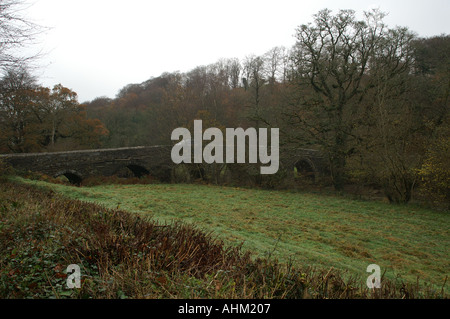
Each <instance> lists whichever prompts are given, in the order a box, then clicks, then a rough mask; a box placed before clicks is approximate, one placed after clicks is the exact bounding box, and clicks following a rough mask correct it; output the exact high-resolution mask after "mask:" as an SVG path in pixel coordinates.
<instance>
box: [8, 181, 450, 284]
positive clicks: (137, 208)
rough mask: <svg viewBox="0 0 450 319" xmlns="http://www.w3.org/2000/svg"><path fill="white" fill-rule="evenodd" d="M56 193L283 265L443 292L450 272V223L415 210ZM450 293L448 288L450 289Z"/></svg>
mask: <svg viewBox="0 0 450 319" xmlns="http://www.w3.org/2000/svg"><path fill="white" fill-rule="evenodd" d="M15 180H16V181H21V182H24V183H27V184H33V185H37V186H43V187H50V188H52V189H53V190H54V191H56V192H59V193H62V194H64V195H65V196H67V197H69V198H72V199H79V200H83V201H87V202H95V203H99V204H102V205H104V206H105V207H108V208H118V207H119V208H120V209H123V210H126V211H130V212H135V213H139V214H141V215H144V216H148V217H150V218H152V219H155V220H157V221H160V222H171V221H173V220H181V221H183V222H187V223H192V224H194V225H196V226H197V227H198V228H200V229H204V230H206V231H208V232H212V233H213V235H215V236H217V237H219V238H220V239H223V240H224V241H225V242H226V243H228V244H232V245H239V244H241V243H242V242H243V249H244V250H249V251H251V252H253V253H254V254H256V255H259V256H261V257H267V256H268V255H270V256H273V257H276V258H277V259H279V260H280V261H282V262H287V261H288V260H293V262H294V264H299V265H308V266H317V267H320V268H328V269H329V268H331V267H333V268H335V269H339V270H344V271H347V273H348V274H349V275H355V276H360V277H363V278H366V277H367V276H368V275H369V274H368V273H366V267H367V266H368V265H369V264H372V263H375V264H378V265H379V266H380V267H381V271H382V273H383V272H385V275H384V276H385V278H390V279H395V278H397V277H398V276H401V278H402V279H403V280H405V281H407V282H410V283H415V282H416V281H417V279H419V280H420V282H421V283H430V284H431V285H433V286H434V287H436V288H437V289H441V287H442V285H443V284H444V281H445V279H446V276H447V275H448V270H449V265H450V263H449V261H450V259H449V254H448V253H449V239H450V236H449V235H450V227H449V225H450V215H449V214H448V212H439V211H434V210H430V209H424V208H420V207H417V206H413V205H389V204H387V203H382V202H370V201H358V200H350V199H346V198H343V197H339V196H326V195H319V194H308V193H298V192H286V191H265V190H257V189H244V188H232V187H220V186H207V185H188V184H150V185H103V186H94V187H83V188H80V187H73V186H65V185H57V184H50V183H46V182H42V181H31V180H26V179H22V178H18V177H17V178H15ZM445 291H448V288H447V287H445Z"/></svg>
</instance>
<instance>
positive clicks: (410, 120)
mask: <svg viewBox="0 0 450 319" xmlns="http://www.w3.org/2000/svg"><path fill="white" fill-rule="evenodd" d="M384 17H385V15H384V14H383V13H381V12H380V11H378V10H372V11H370V12H367V13H365V18H364V19H363V20H358V19H357V18H356V15H355V12H354V11H352V10H341V11H339V12H337V13H335V14H333V13H332V12H331V11H330V10H322V11H320V12H318V13H317V14H316V15H314V17H313V20H312V22H311V23H309V24H304V25H300V26H299V27H298V28H297V29H296V30H295V37H296V44H295V45H294V46H293V47H291V48H286V47H274V48H272V49H270V50H268V51H267V53H265V54H263V55H261V56H256V55H249V56H247V57H246V58H245V59H242V60H239V59H237V58H224V59H221V60H219V61H217V62H216V63H214V64H211V65H205V66H198V67H196V68H194V69H192V70H190V71H188V72H184V73H182V72H174V73H163V74H161V75H160V76H157V77H152V78H150V79H149V80H147V81H145V82H143V83H139V84H129V85H127V86H125V87H124V88H122V89H121V90H120V92H119V93H118V94H117V96H116V97H115V98H107V97H99V98H96V99H94V100H93V101H90V102H87V103H84V104H80V103H79V102H78V101H77V98H76V93H75V92H73V91H71V90H69V89H67V88H64V87H63V86H62V85H58V86H55V87H54V88H53V89H52V90H50V89H48V88H43V87H39V85H37V84H36V81H35V80H33V79H32V77H31V76H29V74H28V73H27V71H26V70H23V69H17V68H15V69H14V68H8V72H6V73H5V75H4V77H3V78H2V80H1V83H0V84H1V90H0V95H1V96H0V112H1V122H0V126H1V130H2V136H1V138H0V150H1V152H2V153H5V152H32V151H55V150H69V149H80V148H100V147H102V148H110V147H128V146H138V145H162V144H164V145H170V144H172V143H173V142H172V141H171V140H170V136H171V132H172V131H173V130H174V129H175V128H177V127H187V128H192V125H193V120H194V119H202V120H203V126H204V127H218V128H221V129H224V128H226V127H243V128H248V127H255V128H260V127H276V128H280V133H281V136H280V146H281V147H282V148H283V149H285V150H288V149H291V148H308V149H315V150H319V151H321V152H322V153H323V154H325V156H326V158H327V161H328V165H329V180H327V182H328V183H329V184H330V185H332V186H333V187H334V188H335V189H336V190H337V191H342V190H343V189H344V186H345V185H348V184H354V185H363V186H370V187H375V188H378V189H382V190H383V192H384V194H385V195H386V196H387V198H388V199H389V200H390V201H391V202H409V201H410V200H411V199H412V198H413V195H414V190H415V189H417V188H418V187H420V189H421V190H422V193H423V194H428V196H429V199H430V200H432V201H440V202H448V201H449V199H450V190H449V185H450V173H449V169H448V167H450V162H449V156H448V154H449V148H450V139H449V136H450V134H449V133H450V124H449V113H448V108H449V91H450V72H449V70H450V59H449V56H448V54H449V52H450V36H449V35H437V36H435V37H431V38H421V37H419V36H418V35H416V34H414V33H413V32H411V31H410V30H409V29H408V28H404V27H395V28H391V27H389V26H387V25H386V24H385V23H384V22H383V20H384ZM180 58H182V52H180ZM221 169H222V168H220V169H219V171H221ZM284 173H286V172H284ZM211 174H212V173H211V172H209V173H208V170H207V172H206V174H204V175H203V176H202V177H203V179H205V180H208V181H216V182H217V181H218V180H217V178H213V177H212V176H211ZM280 174H283V172H281V173H280ZM238 176H241V177H242V176H243V175H242V172H241V171H240V173H239V174H238ZM255 183H256V184H258V181H255ZM270 185H271V187H273V186H274V184H273V183H272V184H270ZM275 186H276V185H275Z"/></svg>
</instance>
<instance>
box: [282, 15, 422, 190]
mask: <svg viewBox="0 0 450 319" xmlns="http://www.w3.org/2000/svg"><path fill="white" fill-rule="evenodd" d="M384 16H385V14H384V13H382V12H380V11H378V10H372V11H370V12H366V13H365V20H362V21H359V20H357V19H356V18H355V12H354V11H353V10H341V11H339V12H338V13H337V14H336V15H334V16H333V15H332V14H331V11H330V10H328V9H325V10H322V11H320V12H319V13H318V14H316V15H314V18H315V20H314V24H311V23H310V24H308V25H302V26H300V27H299V28H298V30H297V44H296V48H295V49H296V52H295V56H294V59H295V61H294V63H295V66H296V73H297V74H296V82H297V84H298V87H299V89H298V90H297V93H298V95H297V97H296V98H295V99H296V101H295V105H294V108H293V109H292V110H291V112H289V113H288V115H289V119H290V120H291V122H292V123H293V124H295V125H296V128H298V129H299V130H300V131H302V133H303V134H302V138H305V136H307V137H308V139H309V140H314V141H315V143H316V144H317V145H319V146H320V147H321V148H322V149H323V150H324V151H325V152H326V153H328V155H329V159H330V170H331V172H332V178H333V184H334V187H335V188H336V190H341V189H342V187H343V185H344V180H345V170H344V169H345V166H346V158H347V157H348V156H349V155H351V153H352V151H353V149H354V146H353V145H352V143H351V142H352V141H354V140H355V139H356V140H357V139H358V137H357V136H355V134H354V130H355V128H356V127H357V126H358V123H357V116H356V115H357V114H358V113H359V112H361V108H362V107H363V105H364V103H363V102H364V99H367V98H368V96H370V95H368V93H369V92H370V91H373V90H376V88H377V87H379V85H381V83H383V85H385V84H387V83H389V81H390V80H391V79H393V78H395V77H396V76H397V75H398V74H403V73H408V72H409V68H410V67H411V65H410V62H411V55H410V49H409V46H410V43H411V41H412V39H413V35H412V34H411V33H410V32H409V31H408V30H407V29H404V28H396V29H388V28H387V27H386V26H385V24H384V23H383V18H384ZM381 74H382V75H383V79H382V81H380V80H379V79H380V76H381ZM375 75H377V76H375ZM378 75H380V76H378ZM308 135H309V136H308Z"/></svg>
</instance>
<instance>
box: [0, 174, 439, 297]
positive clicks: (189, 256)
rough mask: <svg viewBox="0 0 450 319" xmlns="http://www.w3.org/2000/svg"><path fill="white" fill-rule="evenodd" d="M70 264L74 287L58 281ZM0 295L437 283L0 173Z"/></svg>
mask: <svg viewBox="0 0 450 319" xmlns="http://www.w3.org/2000/svg"><path fill="white" fill-rule="evenodd" d="M69 264H78V265H80V267H81V273H82V285H81V288H80V289H68V288H66V286H65V282H66V280H67V274H66V273H65V271H64V270H65V269H66V267H67V266H68V265H69ZM0 297H1V298H66V297H69V298H422V297H425V298H439V297H446V296H445V295H444V292H443V291H433V290H431V289H429V287H422V286H419V285H410V284H406V283H402V282H401V281H399V280H395V281H392V280H387V279H384V280H382V288H381V289H377V290H370V289H368V288H367V287H366V286H365V280H361V278H357V277H352V278H346V279H344V278H343V277H342V276H341V273H340V272H339V271H337V270H335V269H332V268H331V269H317V268H311V267H307V266H305V267H299V266H295V265H293V264H292V263H284V264H279V263H278V262H277V261H276V260H274V259H272V258H259V257H255V256H252V254H250V253H249V252H246V251H244V250H242V248H241V247H235V246H229V245H225V244H224V242H223V241H221V240H220V239H219V238H217V237H214V236H213V234H205V233H204V232H203V231H201V230H200V229H197V228H195V227H193V226H192V225H187V224H184V223H162V222H156V221H150V220H148V219H147V218H143V217H141V216H138V215H136V214H133V213H128V212H126V211H122V210H119V209H108V208H106V207H104V206H101V205H98V204H94V203H87V202H83V201H79V200H74V199H67V198H65V197H63V196H61V195H59V194H57V193H55V192H54V191H52V190H44V189H39V188H36V187H34V186H30V185H23V184H20V185H19V184H17V183H10V182H7V183H0Z"/></svg>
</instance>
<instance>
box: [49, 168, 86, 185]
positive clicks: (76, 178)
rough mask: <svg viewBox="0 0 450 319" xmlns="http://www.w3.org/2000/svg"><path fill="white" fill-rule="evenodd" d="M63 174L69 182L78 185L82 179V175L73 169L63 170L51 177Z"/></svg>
mask: <svg viewBox="0 0 450 319" xmlns="http://www.w3.org/2000/svg"><path fill="white" fill-rule="evenodd" d="M59 176H65V177H66V178H67V179H68V180H69V182H70V183H71V184H74V185H80V184H81V182H82V181H83V176H82V175H81V174H80V173H78V172H77V171H75V170H65V171H61V172H58V173H56V174H55V175H54V176H53V177H55V178H56V177H59Z"/></svg>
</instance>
